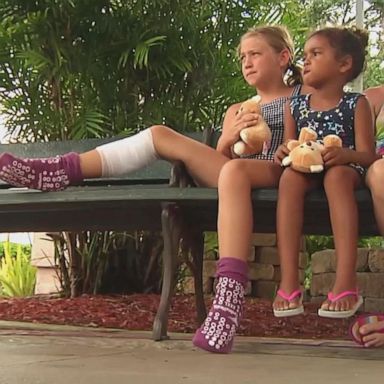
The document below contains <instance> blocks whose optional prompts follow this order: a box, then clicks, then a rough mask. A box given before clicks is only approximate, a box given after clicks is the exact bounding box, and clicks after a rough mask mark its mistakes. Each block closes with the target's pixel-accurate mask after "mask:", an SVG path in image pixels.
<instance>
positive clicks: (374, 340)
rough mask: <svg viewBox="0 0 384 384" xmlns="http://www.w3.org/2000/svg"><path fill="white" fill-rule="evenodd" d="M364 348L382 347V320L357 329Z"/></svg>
mask: <svg viewBox="0 0 384 384" xmlns="http://www.w3.org/2000/svg"><path fill="white" fill-rule="evenodd" d="M359 332H360V334H361V335H362V336H363V337H362V341H363V345H364V347H382V346H384V320H383V321H377V322H375V323H370V324H365V325H362V326H361V327H360V328H359Z"/></svg>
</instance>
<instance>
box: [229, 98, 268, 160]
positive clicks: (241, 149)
mask: <svg viewBox="0 0 384 384" xmlns="http://www.w3.org/2000/svg"><path fill="white" fill-rule="evenodd" d="M260 102H261V97H260V96H259V95H257V96H254V97H252V98H251V99H248V100H246V101H244V102H243V103H242V104H241V105H240V109H239V111H238V114H240V115H243V114H245V113H256V114H258V115H259V116H260V117H259V121H258V122H257V124H256V125H253V126H251V127H247V128H244V129H243V130H242V131H241V132H240V138H241V140H239V141H238V142H236V143H235V144H234V145H233V152H234V153H235V154H236V155H237V156H249V155H254V154H257V153H260V152H261V151H262V150H263V147H264V145H265V144H264V143H267V142H269V141H270V140H271V138H272V133H271V130H270V128H269V127H268V124H267V123H266V122H265V120H264V119H263V116H262V114H261V106H260Z"/></svg>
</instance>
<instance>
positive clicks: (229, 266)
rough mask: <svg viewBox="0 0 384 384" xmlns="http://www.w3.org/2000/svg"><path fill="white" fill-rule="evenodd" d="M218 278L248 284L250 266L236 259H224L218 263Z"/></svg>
mask: <svg viewBox="0 0 384 384" xmlns="http://www.w3.org/2000/svg"><path fill="white" fill-rule="evenodd" d="M216 276H217V277H223V276H225V277H229V278H231V279H234V280H236V281H238V282H240V283H241V284H243V285H245V284H247V282H248V264H247V263H246V262H245V261H243V260H240V259H236V258H234V257H222V258H220V260H219V261H218V262H217V272H216Z"/></svg>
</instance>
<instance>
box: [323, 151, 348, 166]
mask: <svg viewBox="0 0 384 384" xmlns="http://www.w3.org/2000/svg"><path fill="white" fill-rule="evenodd" d="M322 156H323V161H324V165H325V168H329V167H333V166H334V165H343V164H348V163H350V162H351V161H350V149H348V148H340V147H328V148H325V149H324V150H323V152H322Z"/></svg>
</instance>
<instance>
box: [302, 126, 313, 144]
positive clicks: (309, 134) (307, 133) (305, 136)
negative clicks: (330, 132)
mask: <svg viewBox="0 0 384 384" xmlns="http://www.w3.org/2000/svg"><path fill="white" fill-rule="evenodd" d="M316 139H317V133H316V131H314V130H313V129H311V128H308V127H304V128H302V129H301V131H300V134H299V141H300V143H304V142H306V141H316Z"/></svg>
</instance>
